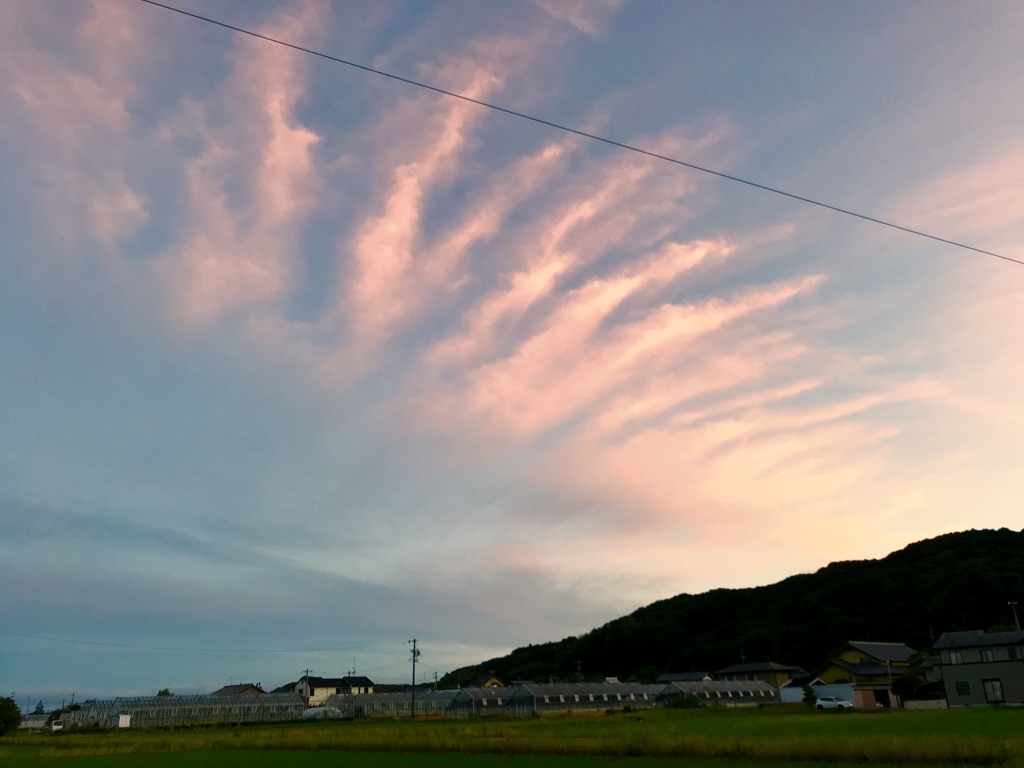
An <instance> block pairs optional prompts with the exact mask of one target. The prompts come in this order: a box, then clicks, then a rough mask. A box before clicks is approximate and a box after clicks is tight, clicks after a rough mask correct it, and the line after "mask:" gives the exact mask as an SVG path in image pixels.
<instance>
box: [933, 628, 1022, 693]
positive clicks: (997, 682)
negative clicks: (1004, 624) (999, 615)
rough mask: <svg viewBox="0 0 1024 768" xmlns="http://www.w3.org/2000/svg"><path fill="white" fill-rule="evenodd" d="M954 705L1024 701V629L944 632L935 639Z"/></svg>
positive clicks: (946, 683) (945, 680) (941, 668)
mask: <svg viewBox="0 0 1024 768" xmlns="http://www.w3.org/2000/svg"><path fill="white" fill-rule="evenodd" d="M935 650H936V651H938V652H939V677H940V679H941V680H942V684H943V687H944V688H945V691H946V702H947V704H948V706H950V707H970V706H978V705H985V704H1017V705H1021V704H1024V632H1022V631H1021V630H1019V629H1018V630H1014V631H1011V632H983V631H981V630H980V629H974V630H970V631H966V632H944V633H943V634H942V635H941V636H940V637H939V639H938V640H937V641H936V642H935Z"/></svg>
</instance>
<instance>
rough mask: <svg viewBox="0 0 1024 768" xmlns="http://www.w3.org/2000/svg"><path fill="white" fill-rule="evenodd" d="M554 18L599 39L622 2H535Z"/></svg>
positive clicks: (544, 0) (550, 0) (565, 0)
mask: <svg viewBox="0 0 1024 768" xmlns="http://www.w3.org/2000/svg"><path fill="white" fill-rule="evenodd" d="M533 2H534V4H535V5H537V7H539V8H541V9H542V10H544V12H545V13H548V14H549V15H550V16H551V17H552V18H555V19H558V20H559V21H564V22H565V23H567V24H570V25H571V26H573V27H575V28H576V29H577V30H579V31H580V32H582V33H583V34H585V35H588V36H590V37H599V36H600V35H601V34H602V33H603V30H604V29H605V28H606V26H607V24H608V23H609V22H610V21H611V19H612V17H613V16H614V15H615V12H616V11H617V10H618V8H619V6H620V5H621V4H622V3H621V2H620V0H533Z"/></svg>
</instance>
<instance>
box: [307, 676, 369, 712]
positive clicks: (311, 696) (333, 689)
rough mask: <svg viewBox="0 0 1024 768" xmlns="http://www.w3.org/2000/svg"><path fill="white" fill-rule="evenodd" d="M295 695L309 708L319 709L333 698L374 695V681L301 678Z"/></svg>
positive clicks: (364, 678) (355, 677)
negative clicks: (359, 694) (365, 694)
mask: <svg viewBox="0 0 1024 768" xmlns="http://www.w3.org/2000/svg"><path fill="white" fill-rule="evenodd" d="M295 693H297V694H299V695H300V696H302V697H303V698H304V699H305V700H306V703H307V705H308V706H310V707H319V706H321V705H322V704H323V703H324V702H325V701H327V699H329V698H330V697H331V696H337V695H346V694H357V693H373V681H372V680H371V679H370V678H368V677H363V676H361V675H360V676H354V675H349V676H346V677H306V676H303V677H300V678H299V680H298V682H296V683H295Z"/></svg>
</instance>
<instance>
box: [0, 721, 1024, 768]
mask: <svg viewBox="0 0 1024 768" xmlns="http://www.w3.org/2000/svg"><path fill="white" fill-rule="evenodd" d="M312 752H316V754H311V753H312ZM666 758H667V759H666ZM678 758H685V759H686V765H687V766H690V767H691V768H746V767H747V766H752V765H753V764H754V763H758V764H763V763H764V762H765V761H773V765H775V766H780V765H783V764H786V763H795V762H801V763H805V764H806V763H807V762H813V763H816V764H818V765H819V766H820V765H821V764H829V765H840V764H861V765H862V764H864V763H871V764H872V765H882V764H891V765H933V766H934V765H953V764H956V765H971V764H973V765H997V766H1008V768H1024V710H1013V709H971V710H964V709H961V710H935V711H925V712H884V713H883V712H879V713H874V712H871V713H819V712H808V711H806V710H805V709H802V708H800V707H797V708H794V709H789V710H787V709H784V708H781V707H780V708H775V709H771V710H762V711H758V710H753V709H750V710H689V711H680V710H653V711H647V712H640V713H617V714H615V715H610V716H600V717H545V718H534V719H529V720H491V719H476V720H470V721H456V720H417V721H415V722H409V721H374V720H370V721H366V720H364V721H356V722H339V721H334V722H323V721H321V722H306V723H289V724H281V725H258V726H239V727H215V728H192V729H185V728H182V729H175V730H164V729H151V730H138V731H107V732H78V733H58V734H24V733H21V734H17V735H15V736H13V737H10V736H9V737H6V738H4V739H2V740H0V765H11V766H18V768H22V767H23V766H24V768H44V766H61V767H62V768H72V766H73V767H74V768H108V767H109V768H134V767H135V766H154V767H155V768H161V767H162V766H166V767H167V768H172V766H211V767H212V766H243V765H244V766H255V767H256V768H259V766H263V765H266V766H271V765H273V766H291V765H296V766H297V765H311V764H315V765H317V766H350V765H351V766H355V765H357V764H358V765H359V766H370V767H371V768H373V767H374V766H378V765H379V766H385V765H387V766H401V765H409V766H414V765H415V766H427V767H428V768H429V766H434V765H437V766H441V765H444V766H451V767H452V768H460V767H461V766H466V767H467V768H468V767H469V766H474V767H476V766H481V767H483V768H489V767H490V766H495V767H498V766H507V767H508V768H546V767H547V766H551V767H552V768H553V767H554V766H556V765H557V766H574V765H578V766H581V767H582V766H586V767H587V768H600V766H625V767H626V768H647V766H664V765H666V764H670V765H671V764H673V763H676V762H677V761H678V760H677V759H678Z"/></svg>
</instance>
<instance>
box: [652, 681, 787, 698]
mask: <svg viewBox="0 0 1024 768" xmlns="http://www.w3.org/2000/svg"><path fill="white" fill-rule="evenodd" d="M673 691H678V692H679V693H704V692H705V691H707V692H710V693H715V692H717V691H721V692H722V693H726V692H733V693H738V692H739V691H744V692H752V691H753V692H758V693H760V692H761V691H764V692H765V693H771V694H772V695H774V694H775V686H773V685H771V684H770V683H766V682H764V680H704V681H691V682H684V681H677V682H674V683H669V684H668V685H667V686H665V688H664V689H663V691H662V693H664V694H671V693H672V692H673Z"/></svg>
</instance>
